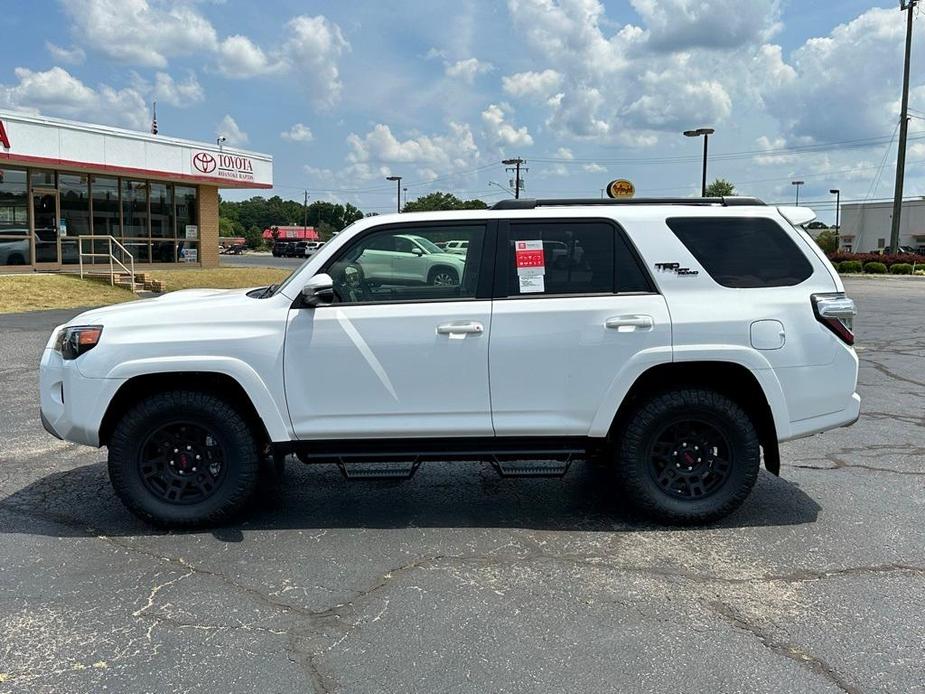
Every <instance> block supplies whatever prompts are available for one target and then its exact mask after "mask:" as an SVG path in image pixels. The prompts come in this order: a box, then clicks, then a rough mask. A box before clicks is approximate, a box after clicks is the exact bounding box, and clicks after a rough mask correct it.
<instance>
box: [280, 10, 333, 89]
mask: <svg viewBox="0 0 925 694" xmlns="http://www.w3.org/2000/svg"><path fill="white" fill-rule="evenodd" d="M286 34H287V35H288V36H289V37H290V38H289V39H288V40H287V41H286V43H285V44H284V46H283V49H282V55H283V56H285V59H286V60H287V61H288V64H289V66H290V71H291V72H293V73H295V75H297V78H298V80H299V82H304V83H305V85H306V86H307V87H308V88H309V90H310V93H311V96H312V101H313V102H314V103H317V104H319V105H320V106H326V107H330V106H332V105H334V104H335V103H336V102H337V101H338V99H340V93H341V90H342V89H343V84H342V83H341V80H340V71H339V69H338V60H339V59H340V57H341V55H342V54H343V53H344V52H345V51H348V50H350V44H349V43H347V40H346V39H345V38H344V36H343V34H342V33H341V30H340V27H339V26H337V25H336V24H334V23H333V22H330V21H328V20H327V19H326V18H325V17H323V16H321V15H319V16H317V17H309V16H306V15H303V16H300V17H295V18H293V19H291V20H290V21H289V22H288V23H287V24H286Z"/></svg>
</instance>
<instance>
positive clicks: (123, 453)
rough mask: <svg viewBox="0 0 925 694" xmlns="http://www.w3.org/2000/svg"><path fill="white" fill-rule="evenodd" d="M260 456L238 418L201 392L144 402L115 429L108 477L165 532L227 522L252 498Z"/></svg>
mask: <svg viewBox="0 0 925 694" xmlns="http://www.w3.org/2000/svg"><path fill="white" fill-rule="evenodd" d="M259 470H260V456H259V455H258V446H257V441H256V439H255V438H254V435H253V433H252V431H251V429H250V427H249V426H248V424H247V422H246V421H245V420H244V418H243V417H242V416H241V415H240V414H239V413H238V412H237V411H236V410H235V409H234V408H233V407H231V406H230V405H229V404H228V403H227V402H225V401H224V400H222V399H220V398H218V397H216V396H214V395H210V394H207V393H198V392H188V391H173V392H167V393H159V394H156V395H152V396H150V397H147V398H145V399H144V400H142V401H140V402H138V403H137V404H136V405H135V406H134V407H132V408H131V409H130V410H129V411H128V412H127V413H126V414H125V416H124V417H123V418H122V420H121V421H120V422H119V423H118V424H117V425H116V427H115V429H114V431H113V434H112V436H111V438H110V441H109V477H110V480H111V481H112V485H113V488H114V489H115V491H116V494H117V495H118V496H119V498H120V499H122V501H123V502H124V503H125V505H126V506H127V507H128V508H129V510H131V511H132V512H133V513H134V514H135V515H137V516H139V517H140V518H142V519H143V520H146V521H148V522H150V523H153V524H155V525H160V526H167V527H195V526H201V525H212V524H216V523H221V522H224V521H227V520H228V519H230V518H231V517H232V516H234V514H235V513H237V512H238V511H239V510H240V509H241V508H242V507H243V506H244V504H245V503H246V502H247V501H248V500H249V499H250V497H251V495H252V494H253V492H254V489H255V487H256V484H257V479H258V473H259Z"/></svg>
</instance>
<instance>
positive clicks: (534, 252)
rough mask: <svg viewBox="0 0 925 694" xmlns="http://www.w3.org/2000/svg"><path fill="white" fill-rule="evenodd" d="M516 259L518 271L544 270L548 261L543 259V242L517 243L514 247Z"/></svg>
mask: <svg viewBox="0 0 925 694" xmlns="http://www.w3.org/2000/svg"><path fill="white" fill-rule="evenodd" d="M514 258H515V261H516V264H517V269H518V270H522V269H527V268H544V267H545V266H546V260H545V258H544V257H543V242H542V241H516V242H515V245H514Z"/></svg>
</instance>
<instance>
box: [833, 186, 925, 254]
mask: <svg viewBox="0 0 925 694" xmlns="http://www.w3.org/2000/svg"><path fill="white" fill-rule="evenodd" d="M892 226H893V203H892V202H860V203H845V204H844V205H842V211H841V229H840V230H839V231H840V233H839V236H838V238H839V248H840V249H841V250H843V251H845V252H848V253H871V252H876V251H878V250H881V249H884V248H888V247H889V245H890V232H891V229H892ZM899 245H900V246H902V247H904V248H908V249H912V250H915V251H918V252H925V198H922V199H919V200H905V201H903V212H902V218H901V220H900V225H899Z"/></svg>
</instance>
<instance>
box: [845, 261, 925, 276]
mask: <svg viewBox="0 0 925 694" xmlns="http://www.w3.org/2000/svg"><path fill="white" fill-rule="evenodd" d="M834 265H835V269H836V270H838V272H839V273H841V274H843V275H844V274H851V273H858V272H866V273H867V274H868V275H885V274H887V272H889V273H890V274H892V275H911V274H912V271H913V267H912V265H911V264H910V263H894V264H893V265H890V266H889V268H887V265H886V263H881V262H879V261H876V260H873V261H870V262H867V263H862V262H861V261H860V260H843V261H842V262H840V263H834ZM919 265H922V266H923V267H925V265H923V264H922V263H919Z"/></svg>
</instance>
